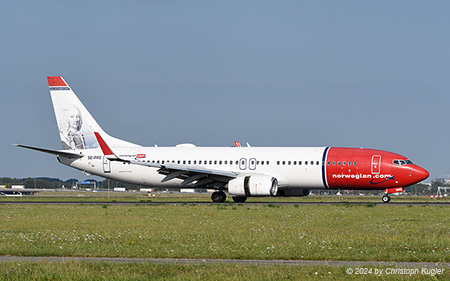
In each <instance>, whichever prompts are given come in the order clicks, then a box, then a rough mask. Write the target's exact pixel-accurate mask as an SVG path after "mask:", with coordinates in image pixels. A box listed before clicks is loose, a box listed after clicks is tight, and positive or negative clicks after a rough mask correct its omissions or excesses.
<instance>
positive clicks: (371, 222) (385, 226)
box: [0, 204, 450, 262]
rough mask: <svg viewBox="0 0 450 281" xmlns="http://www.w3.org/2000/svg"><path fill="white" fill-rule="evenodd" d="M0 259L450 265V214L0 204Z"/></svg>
mask: <svg viewBox="0 0 450 281" xmlns="http://www.w3.org/2000/svg"><path fill="white" fill-rule="evenodd" d="M1 210H2V220H1V221H0V255H26V256H28V255H29V256H47V255H49V256H96V257H101V256H104V257H157V258H228V259H304V260H361V261H367V260H370V261H427V262H449V261H450V217H449V216H448V214H449V211H450V207H446V206H388V205H374V204H367V205H352V204H348V205H320V206H314V205H313V206H310V205H306V206H299V205H293V206H280V205H274V204H267V205H261V206H254V205H253V206H246V205H245V204H228V205H215V204H211V205H186V204H181V205H176V206H166V205H144V206H143V205H132V206H118V205H2V206H1Z"/></svg>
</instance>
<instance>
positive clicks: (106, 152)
mask: <svg viewBox="0 0 450 281" xmlns="http://www.w3.org/2000/svg"><path fill="white" fill-rule="evenodd" d="M94 134H95V137H96V138H97V141H98V144H99V145H100V148H101V149H102V151H103V154H104V155H105V156H106V157H108V156H109V157H111V156H115V155H114V153H113V152H112V150H111V149H110V148H109V146H108V145H107V144H106V142H105V141H104V140H103V138H102V137H101V136H100V134H99V133H97V132H94ZM116 158H117V157H116Z"/></svg>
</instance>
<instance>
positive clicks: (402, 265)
mask: <svg viewBox="0 0 450 281" xmlns="http://www.w3.org/2000/svg"><path fill="white" fill-rule="evenodd" d="M43 261H46V262H61V263H64V262H73V261H76V262H107V263H151V264H194V265H202V264H224V265H230V264H240V265H263V266H269V265H291V266H313V265H329V266H342V267H369V266H377V267H399V268H407V267H408V268H425V267H426V268H450V263H435V262H382V261H302V260H233V259H158V258H95V257H20V256H0V262H43Z"/></svg>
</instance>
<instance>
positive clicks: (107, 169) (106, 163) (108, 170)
mask: <svg viewBox="0 0 450 281" xmlns="http://www.w3.org/2000/svg"><path fill="white" fill-rule="evenodd" d="M103 172H105V173H111V161H109V159H108V158H106V156H103Z"/></svg>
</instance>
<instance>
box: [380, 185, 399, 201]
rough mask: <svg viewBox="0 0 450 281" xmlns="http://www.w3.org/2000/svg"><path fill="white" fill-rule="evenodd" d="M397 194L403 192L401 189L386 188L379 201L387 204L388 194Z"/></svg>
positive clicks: (389, 198) (389, 199)
mask: <svg viewBox="0 0 450 281" xmlns="http://www.w3.org/2000/svg"><path fill="white" fill-rule="evenodd" d="M398 192H403V187H395V188H387V189H385V190H384V195H383V197H382V198H381V200H383V203H389V202H390V201H391V197H390V196H389V194H391V193H398Z"/></svg>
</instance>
